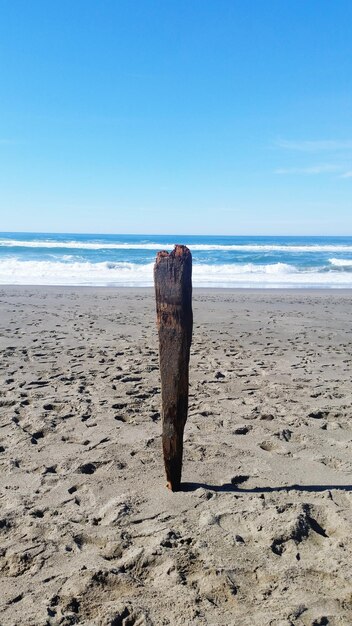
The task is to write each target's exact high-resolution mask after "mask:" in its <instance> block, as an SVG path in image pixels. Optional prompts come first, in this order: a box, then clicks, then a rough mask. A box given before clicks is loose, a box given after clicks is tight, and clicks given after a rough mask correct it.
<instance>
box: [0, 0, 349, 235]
mask: <svg viewBox="0 0 352 626" xmlns="http://www.w3.org/2000/svg"><path fill="white" fill-rule="evenodd" d="M351 23H352V3H351V2H350V0H336V1H334V2H331V1H330V0H310V1H309V2H306V1H305V0H295V1H294V2H289V1H286V0H266V1H264V0H250V1H248V2H244V1H242V0H153V2H150V0H133V1H131V0H118V1H116V0H100V1H99V2H98V1H96V0H94V1H93V0H75V1H74V2H72V0H60V1H59V0H52V1H51V2H47V1H46V0H33V1H32V2H28V1H27V0H0V231H42V232H87V233H89V232H91V233H92V232H96V233H98V232H101V233H170V234H172V233H179V234H192V233H193V234H229V235H250V234H253V235H260V234H263V235H265V234H272V235H280V234H283V235H299V234H301V235H305V234H307V235H308V234H317V235H329V234H330V235H339V234H340V235H352V202H351V198H352V194H351V192H352V40H351V36H350V25H351Z"/></svg>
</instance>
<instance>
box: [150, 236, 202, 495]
mask: <svg viewBox="0 0 352 626" xmlns="http://www.w3.org/2000/svg"><path fill="white" fill-rule="evenodd" d="M154 283H155V298H156V312H157V324H158V332H159V360H160V376H161V398H162V429H163V432H162V442H163V454H164V464H165V470H166V478H167V487H168V488H169V489H171V491H177V490H178V489H179V487H180V483H181V472H182V452H183V431H184V427H185V423H186V419H187V411H188V366H189V354H190V347H191V342H192V327H193V314H192V255H191V253H190V251H189V249H188V248H187V247H186V246H179V245H177V246H175V249H174V250H173V251H172V252H171V253H170V254H169V253H168V252H165V251H162V252H158V254H157V257H156V262H155V266H154Z"/></svg>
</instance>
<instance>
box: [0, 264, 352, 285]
mask: <svg viewBox="0 0 352 626" xmlns="http://www.w3.org/2000/svg"><path fill="white" fill-rule="evenodd" d="M0 284H3V285H5V284H12V285H14V284H17V285H96V286H106V285H107V286H110V285H114V286H139V287H142V286H151V285H152V284H153V263H147V264H137V263H126V262H124V263H114V262H100V263H89V262H72V263H69V262H66V263H64V262H62V261H58V262H53V261H20V260H18V259H13V258H11V259H3V260H1V261H0ZM193 285H194V286H195V287H290V286H291V287H349V288H351V287H352V272H348V271H347V272H343V271H336V270H333V269H331V271H324V272H321V271H320V272H319V271H314V270H312V269H311V270H305V271H304V270H298V268H296V267H295V266H293V265H288V264H285V263H274V264H268V265H255V264H252V263H248V264H238V265H235V264H223V265H209V264H196V263H195V264H194V265H193Z"/></svg>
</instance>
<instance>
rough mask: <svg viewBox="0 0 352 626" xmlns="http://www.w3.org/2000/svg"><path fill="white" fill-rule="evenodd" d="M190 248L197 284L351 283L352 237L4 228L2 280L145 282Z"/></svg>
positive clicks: (328, 285) (324, 285)
mask: <svg viewBox="0 0 352 626" xmlns="http://www.w3.org/2000/svg"><path fill="white" fill-rule="evenodd" d="M175 243H180V244H185V245H187V246H188V247H189V248H190V250H191V252H192V256H193V285H194V287H221V288H226V287H245V288H266V287H271V288H273V287H275V288H290V287H291V288H292V287H307V288H308V287H309V288H318V287H321V288H351V287H352V237H236V236H225V237H218V236H214V237H212V236H194V235H191V236H188V235H182V236H175V235H83V234H79V235H78V234H69V233H67V234H52V233H0V284H2V285H93V286H111V287H114V286H130V287H142V286H143V287H145V286H151V285H152V284H153V264H154V260H155V256H156V253H157V251H158V250H169V251H171V250H172V248H173V246H174V244H175Z"/></svg>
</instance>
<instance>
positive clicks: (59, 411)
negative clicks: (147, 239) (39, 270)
mask: <svg viewBox="0 0 352 626" xmlns="http://www.w3.org/2000/svg"><path fill="white" fill-rule="evenodd" d="M0 301H1V303H0V346H1V362H0V368H1V371H0V377H1V379H0V380H1V385H0V412H1V413H0V415H1V421H0V427H1V428H0V437H1V441H0V464H1V465H0V469H1V493H0V589H1V593H0V624H1V626H10V625H11V626H13V625H15V624H16V625H18V626H19V625H21V626H28V625H31V626H32V625H33V626H44V625H53V626H56V625H59V624H60V625H65V626H67V625H70V624H85V625H92V626H108V625H109V626H143V625H153V626H161V625H163V626H164V625H171V626H184V625H188V624H189V625H199V626H202V625H207V626H210V625H211V626H217V625H226V626H235V625H236V626H266V625H269V624H270V625H272V626H284V625H304V626H308V625H309V626H324V625H327V624H328V625H330V626H332V625H337V624H338V625H340V624H342V625H350V624H352V568H351V562H352V558H351V557H352V532H351V530H352V524H351V522H352V454H351V452H352V444H351V442H352V408H351V407H352V404H351V396H352V385H351V372H352V334H351V292H348V291H325V292H324V291H307V290H303V291H298V290H297V291H272V290H267V291H256V290H253V291H251V290H249V291H246V290H219V291H216V290H208V291H206V290H195V292H194V298H193V305H194V339H193V345H192V352H191V364H190V401H189V417H188V421H187V425H186V430H185V451H184V466H183V468H184V469H183V480H184V481H185V484H184V490H183V491H181V492H179V493H171V492H170V491H168V490H167V489H166V488H165V475H164V468H163V461H162V454H161V436H160V435H161V419H160V382H159V372H158V343H157V332H156V326H155V310H154V293H153V290H152V289H138V290H137V289H135V290H133V289H113V288H111V289H105V288H76V289H74V288H61V287H60V288H50V287H41V288H40V287H28V288H27V287H18V288H16V287H1V288H0Z"/></svg>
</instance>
